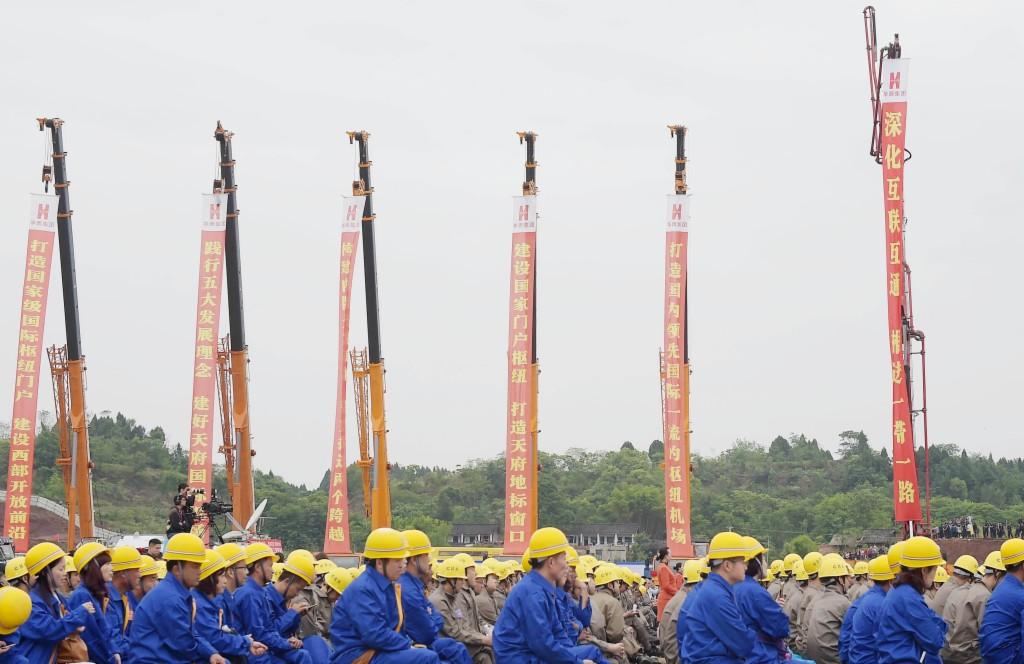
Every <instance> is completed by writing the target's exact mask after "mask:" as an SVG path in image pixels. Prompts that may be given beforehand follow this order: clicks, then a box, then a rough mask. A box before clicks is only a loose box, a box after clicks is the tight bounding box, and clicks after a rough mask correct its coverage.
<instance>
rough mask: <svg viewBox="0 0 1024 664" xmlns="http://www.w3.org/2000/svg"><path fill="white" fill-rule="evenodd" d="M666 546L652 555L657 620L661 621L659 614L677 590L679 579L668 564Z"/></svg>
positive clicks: (663, 610)
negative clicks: (655, 583) (656, 581)
mask: <svg viewBox="0 0 1024 664" xmlns="http://www.w3.org/2000/svg"><path fill="white" fill-rule="evenodd" d="M669 562H670V560H669V555H668V547H667V546H663V547H661V548H660V549H658V554H657V555H656V556H655V557H654V564H655V566H656V568H655V570H654V576H655V578H657V579H658V621H659V622H660V621H661V614H662V613H664V612H665V605H666V604H668V602H669V600H670V599H672V598H673V597H675V594H676V592H678V591H679V580H678V579H677V578H676V575H675V574H674V573H673V572H672V568H670V567H669V566H668V565H669Z"/></svg>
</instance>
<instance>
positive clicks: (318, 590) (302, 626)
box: [297, 559, 336, 643]
mask: <svg viewBox="0 0 1024 664" xmlns="http://www.w3.org/2000/svg"><path fill="white" fill-rule="evenodd" d="M335 567H336V565H335V564H334V562H333V561H331V560H327V559H323V560H315V559H314V561H313V572H314V575H315V576H314V578H313V583H310V584H309V585H308V586H306V587H305V588H303V589H302V590H300V591H299V594H298V598H299V599H300V600H302V601H304V602H306V603H307V604H309V608H308V609H306V610H305V611H304V612H303V613H302V616H301V618H300V619H299V628H298V632H297V635H298V637H299V638H300V639H305V638H306V637H307V636H319V637H320V638H321V639H329V638H330V632H331V612H332V611H333V610H334V605H333V604H332V603H331V602H329V601H327V588H326V587H325V586H324V577H326V576H327V573H328V572H330V571H331V570H332V569H334V568H335ZM325 643H326V642H325Z"/></svg>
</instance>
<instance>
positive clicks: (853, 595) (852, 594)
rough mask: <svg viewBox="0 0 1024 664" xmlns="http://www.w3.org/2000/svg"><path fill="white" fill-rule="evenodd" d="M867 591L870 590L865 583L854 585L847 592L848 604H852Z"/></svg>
mask: <svg viewBox="0 0 1024 664" xmlns="http://www.w3.org/2000/svg"><path fill="white" fill-rule="evenodd" d="M869 590H871V586H870V585H868V582H867V581H865V582H864V583H855V584H853V585H852V586H850V590H848V591H847V593H846V596H847V597H849V598H850V602H851V603H853V602H855V601H856V600H857V599H858V598H860V597H861V596H862V595H864V593H866V592H867V591H869Z"/></svg>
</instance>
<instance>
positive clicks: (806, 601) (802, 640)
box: [789, 583, 821, 653]
mask: <svg viewBox="0 0 1024 664" xmlns="http://www.w3.org/2000/svg"><path fill="white" fill-rule="evenodd" d="M820 596H821V587H820V586H815V585H812V584H810V583H808V584H807V587H806V588H804V594H803V597H801V598H800V608H799V609H798V610H797V616H796V648H794V650H796V651H797V652H798V653H802V652H804V651H805V650H806V648H807V623H808V621H809V619H810V608H811V607H812V606H813V605H814V602H815V600H817V599H818V598H819V597H820ZM789 634H790V636H792V635H793V633H792V632H790V633H789Z"/></svg>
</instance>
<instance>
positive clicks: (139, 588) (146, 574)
mask: <svg viewBox="0 0 1024 664" xmlns="http://www.w3.org/2000/svg"><path fill="white" fill-rule="evenodd" d="M159 569H160V568H159V566H158V565H157V564H156V560H154V559H153V558H152V556H148V555H143V556H142V566H141V567H139V582H138V583H137V584H135V588H133V589H132V596H133V597H134V598H135V603H134V604H133V605H132V606H134V607H138V605H139V602H141V601H142V598H143V597H145V596H146V594H147V593H149V591H150V590H152V589H153V587H154V586H156V584H157V581H158V579H157V578H156V573H157V571H158V570H159Z"/></svg>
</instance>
